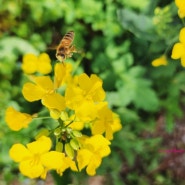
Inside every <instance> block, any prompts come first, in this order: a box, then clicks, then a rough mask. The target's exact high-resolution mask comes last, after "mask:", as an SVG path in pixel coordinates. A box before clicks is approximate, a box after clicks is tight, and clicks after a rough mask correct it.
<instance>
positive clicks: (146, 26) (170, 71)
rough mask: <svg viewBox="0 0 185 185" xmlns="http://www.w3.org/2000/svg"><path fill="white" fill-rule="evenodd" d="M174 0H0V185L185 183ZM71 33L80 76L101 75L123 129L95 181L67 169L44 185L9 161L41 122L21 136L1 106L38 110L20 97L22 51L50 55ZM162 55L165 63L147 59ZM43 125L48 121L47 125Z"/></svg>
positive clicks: (183, 83)
mask: <svg viewBox="0 0 185 185" xmlns="http://www.w3.org/2000/svg"><path fill="white" fill-rule="evenodd" d="M177 11H178V10H177V7H176V6H175V3H174V1H173V0H151V1H148V0H129V1H127V0H102V1H101V0H39V1H37V0H0V184H2V185H6V184H12V185H13V184H16V185H17V184H18V185H19V184H28V185H29V184H30V185H32V184H39V183H40V184H46V185H49V184H65V185H67V184H71V185H81V184H83V185H86V184H87V185H93V183H96V185H104V184H106V185H137V184H138V185H140V184H141V185H148V184H151V185H162V184H165V185H173V184H179V185H184V184H185V179H184V177H185V176H184V170H185V165H184V164H185V160H184V158H183V156H184V154H183V153H175V152H171V153H167V152H166V153H165V152H160V151H161V150H165V149H167V150H170V149H174V148H175V149H181V150H182V149H184V147H185V139H184V138H185V136H184V133H185V132H183V130H185V126H184V124H185V121H184V120H185V115H184V109H185V98H184V97H185V96H184V94H185V72H184V69H183V68H182V67H181V65H180V62H179V61H178V60H177V61H174V60H171V59H170V56H171V50H172V47H173V44H174V43H175V42H178V35H179V30H180V29H181V28H182V27H183V24H182V21H181V20H180V18H179V17H178V14H177ZM70 30H74V31H75V33H76V36H75V45H76V46H77V48H79V49H81V50H82V51H83V52H84V53H85V55H82V54H75V55H74V57H73V59H72V60H73V61H74V62H73V61H72V63H74V64H75V61H76V60H82V62H81V65H80V67H79V69H78V70H79V71H85V72H86V73H87V74H92V73H95V74H97V75H98V76H99V77H100V78H102V80H103V82H104V84H103V86H104V89H105V91H106V98H107V101H108V102H109V106H110V108H111V109H112V110H113V111H115V112H116V113H118V114H119V115H120V118H121V121H122V125H123V129H122V130H121V131H119V132H118V133H116V134H115V137H114V140H113V141H112V146H111V149H112V153H111V155H110V156H109V157H107V158H105V159H104V160H103V163H102V165H101V167H100V168H99V169H98V171H97V176H96V177H94V178H89V177H88V176H87V175H86V174H85V172H82V173H74V172H70V171H67V172H65V173H64V175H63V176H62V177H58V176H56V174H52V176H49V177H48V179H47V180H46V181H40V180H29V179H27V178H25V177H23V176H22V175H21V174H19V171H18V168H17V164H15V163H13V162H12V161H11V159H10V158H9V156H8V150H9V148H10V147H11V145H12V144H14V143H15V142H21V143H23V144H26V143H27V142H29V141H30V140H32V139H33V138H34V136H35V135H36V133H37V131H38V129H39V126H40V125H41V122H39V121H37V122H34V124H31V126H30V127H29V128H28V129H25V130H22V131H20V132H18V133H17V132H13V131H10V130H9V128H8V127H7V125H6V124H5V121H4V113H5V109H6V108H7V107H8V106H10V105H13V106H14V107H15V108H16V109H17V110H20V111H23V112H27V113H30V114H31V113H35V112H38V111H40V108H41V106H40V103H39V102H36V103H28V102H26V101H25V100H24V99H23V96H22V94H21V89H22V85H23V83H24V81H25V76H24V74H23V73H22V71H21V62H22V56H23V55H24V54H25V53H30V52H31V53H35V54H39V53H41V52H47V53H48V54H49V55H50V57H51V59H52V61H53V63H55V62H56V58H55V52H53V51H50V50H48V46H49V45H50V44H51V42H52V38H53V34H54V33H55V32H58V33H59V34H61V35H64V34H65V33H66V32H67V31H70ZM163 54H165V55H166V56H167V59H168V65H166V66H159V67H153V66H152V65H151V61H152V60H154V59H155V58H158V57H160V56H161V55H163ZM46 124H47V123H46Z"/></svg>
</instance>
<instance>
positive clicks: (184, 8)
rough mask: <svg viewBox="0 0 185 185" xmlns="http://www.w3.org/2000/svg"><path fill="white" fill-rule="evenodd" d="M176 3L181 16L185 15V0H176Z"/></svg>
mask: <svg viewBox="0 0 185 185" xmlns="http://www.w3.org/2000/svg"><path fill="white" fill-rule="evenodd" d="M175 4H176V6H177V7H178V9H179V10H178V14H179V17H180V18H183V17H185V1H184V0H175Z"/></svg>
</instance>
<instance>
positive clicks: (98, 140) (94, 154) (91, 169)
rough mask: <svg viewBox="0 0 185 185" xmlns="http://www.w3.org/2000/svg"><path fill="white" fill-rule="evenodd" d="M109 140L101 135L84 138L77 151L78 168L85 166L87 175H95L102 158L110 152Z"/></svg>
mask: <svg viewBox="0 0 185 185" xmlns="http://www.w3.org/2000/svg"><path fill="white" fill-rule="evenodd" d="M109 145H110V142H109V141H108V140H107V139H105V138H104V137H103V136H102V135H95V136H92V137H90V138H86V139H85V141H83V143H82V149H80V150H78V152H77V161H78V167H79V170H82V169H83V168H85V167H86V166H87V168H86V171H87V174H88V175H91V176H92V175H95V174H96V169H97V168H98V167H99V166H100V164H101V161H102V158H103V157H105V156H107V155H109V154H110V152H111V151H110V148H109Z"/></svg>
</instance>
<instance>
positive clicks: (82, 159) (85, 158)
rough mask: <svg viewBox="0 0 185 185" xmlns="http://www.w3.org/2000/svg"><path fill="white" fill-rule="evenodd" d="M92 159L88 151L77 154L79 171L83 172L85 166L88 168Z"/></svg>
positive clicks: (80, 151)
mask: <svg viewBox="0 0 185 185" xmlns="http://www.w3.org/2000/svg"><path fill="white" fill-rule="evenodd" d="M91 157H92V153H91V152H90V151H89V150H87V149H80V150H78V153H77V161H78V167H79V170H82V169H83V168H84V167H85V166H87V165H88V164H89V162H90V159H91Z"/></svg>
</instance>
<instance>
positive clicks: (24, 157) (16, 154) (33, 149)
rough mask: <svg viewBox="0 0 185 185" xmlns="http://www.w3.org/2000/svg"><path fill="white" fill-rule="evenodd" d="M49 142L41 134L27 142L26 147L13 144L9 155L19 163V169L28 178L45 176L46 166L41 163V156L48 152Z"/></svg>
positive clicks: (48, 139) (49, 140)
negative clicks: (34, 139) (36, 138)
mask: <svg viewBox="0 0 185 185" xmlns="http://www.w3.org/2000/svg"><path fill="white" fill-rule="evenodd" d="M51 144H52V143H51V139H50V138H48V137H46V136H42V137H40V138H39V139H38V140H37V141H34V142H32V143H29V144H27V145H26V146H27V148H26V147H25V146H24V145H22V144H14V145H13V146H12V147H11V149H10V151H9V155H10V157H11V158H12V159H13V160H14V161H15V162H19V163H20V164H19V169H20V171H21V173H22V174H23V175H25V176H27V177H29V178H37V177H42V178H45V175H46V171H47V166H45V165H44V164H43V163H42V157H43V156H44V155H45V154H47V153H48V152H49V150H50V148H51ZM48 160H49V159H48Z"/></svg>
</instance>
